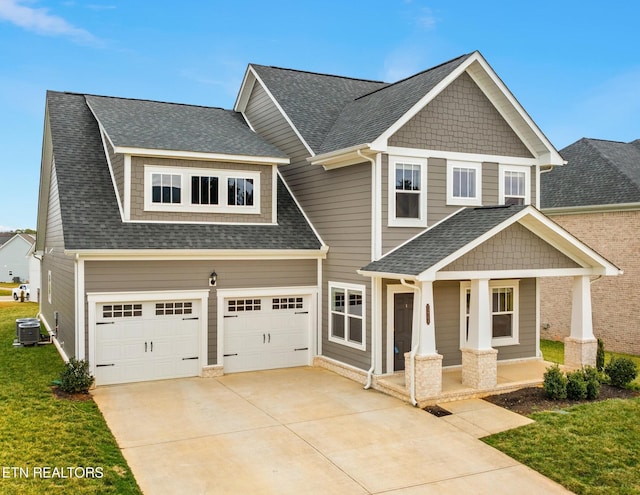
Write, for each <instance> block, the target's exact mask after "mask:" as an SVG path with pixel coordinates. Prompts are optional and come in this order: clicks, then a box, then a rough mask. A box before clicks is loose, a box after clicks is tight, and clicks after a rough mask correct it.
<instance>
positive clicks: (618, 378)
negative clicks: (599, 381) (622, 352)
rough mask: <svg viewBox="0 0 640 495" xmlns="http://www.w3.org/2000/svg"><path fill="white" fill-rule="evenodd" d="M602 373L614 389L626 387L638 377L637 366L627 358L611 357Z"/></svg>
mask: <svg viewBox="0 0 640 495" xmlns="http://www.w3.org/2000/svg"><path fill="white" fill-rule="evenodd" d="M604 372H605V373H606V374H607V376H608V377H609V380H610V383H611V385H612V386H614V387H620V388H623V387H626V386H627V385H629V384H630V383H631V382H632V381H633V380H635V379H636V377H637V376H638V366H637V365H636V363H635V362H633V361H632V360H631V359H629V358H625V357H620V358H616V357H612V358H611V360H610V361H609V363H608V364H607V365H606V366H605V368H604Z"/></svg>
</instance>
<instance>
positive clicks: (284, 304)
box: [272, 297, 304, 309]
mask: <svg viewBox="0 0 640 495" xmlns="http://www.w3.org/2000/svg"><path fill="white" fill-rule="evenodd" d="M303 307H304V303H303V302H302V298H301V297H274V298H273V300H272V308H273V309H302V308H303Z"/></svg>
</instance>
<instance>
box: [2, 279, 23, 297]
mask: <svg viewBox="0 0 640 495" xmlns="http://www.w3.org/2000/svg"><path fill="white" fill-rule="evenodd" d="M18 285H20V284H14V283H13V282H0V296H10V295H11V294H12V292H11V291H12V290H13V289H15V288H16V287H18Z"/></svg>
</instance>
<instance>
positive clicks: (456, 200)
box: [447, 160, 482, 206]
mask: <svg viewBox="0 0 640 495" xmlns="http://www.w3.org/2000/svg"><path fill="white" fill-rule="evenodd" d="M456 168H466V169H472V170H475V172H476V194H475V196H473V197H459V196H454V195H453V182H454V180H453V172H454V169H456ZM447 204H448V205H454V206H482V163H481V162H465V161H460V160H447Z"/></svg>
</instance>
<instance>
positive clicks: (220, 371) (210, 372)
mask: <svg viewBox="0 0 640 495" xmlns="http://www.w3.org/2000/svg"><path fill="white" fill-rule="evenodd" d="M222 375H224V368H223V367H222V366H220V365H218V364H214V365H212V366H205V367H204V368H202V373H201V374H200V376H201V377H202V378H216V377H218V376H222Z"/></svg>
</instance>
